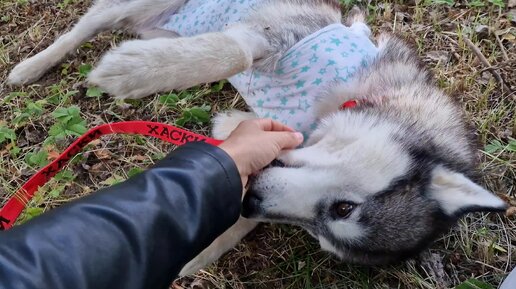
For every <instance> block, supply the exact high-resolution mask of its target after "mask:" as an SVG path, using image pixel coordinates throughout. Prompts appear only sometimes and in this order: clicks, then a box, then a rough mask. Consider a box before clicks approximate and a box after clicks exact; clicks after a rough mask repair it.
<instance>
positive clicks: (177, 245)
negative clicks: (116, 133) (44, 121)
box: [0, 143, 242, 289]
mask: <svg viewBox="0 0 516 289" xmlns="http://www.w3.org/2000/svg"><path fill="white" fill-rule="evenodd" d="M241 194H242V184H241V180H240V176H239V174H238V171H237V168H236V166H235V164H234V162H233V160H232V159H231V158H230V157H229V156H228V155H227V154H226V153H225V152H224V151H223V150H221V149H219V148H217V147H214V146H211V145H208V144H204V143H190V144H187V145H184V146H182V147H180V148H178V149H177V150H175V151H174V152H172V153H171V154H169V155H168V156H167V157H166V158H165V159H163V160H161V161H159V162H158V163H157V164H156V165H155V166H153V167H152V168H150V169H149V170H147V171H145V172H143V173H141V174H139V175H137V176H135V177H133V178H131V179H129V180H127V181H125V182H123V183H121V184H118V185H115V186H112V187H109V188H106V189H103V190H101V191H98V192H96V193H93V194H91V195H89V196H87V197H84V198H81V199H79V200H77V201H75V202H71V203H69V204H67V205H64V206H61V207H60V208H57V209H55V210H52V211H50V212H49V213H46V214H44V215H42V216H40V217H38V218H35V219H34V220H31V221H29V222H27V223H26V224H24V225H20V226H17V227H14V228H12V229H11V230H9V231H4V232H0V288H8V289H19V288H20V289H25V288H38V289H46V288H49V289H64V288H66V289H70V288H74V289H86V288H88V289H103V288H106V289H116V288H121V289H131V288H135V289H154V288H168V286H169V285H170V283H171V281H172V280H173V279H174V277H176V275H177V273H178V272H179V270H180V269H181V267H182V266H183V265H184V264H186V263H187V262H188V261H189V260H190V259H192V258H193V257H195V255H197V254H198V253H200V252H201V251H202V250H203V249H204V248H205V247H207V246H208V245H209V244H210V243H211V242H212V241H213V240H214V239H215V238H216V237H217V236H218V235H220V234H221V233H222V232H224V231H225V230H226V229H228V228H229V227H230V226H231V225H232V224H234V223H235V222H236V220H237V219H238V216H239V214H240V202H241Z"/></svg>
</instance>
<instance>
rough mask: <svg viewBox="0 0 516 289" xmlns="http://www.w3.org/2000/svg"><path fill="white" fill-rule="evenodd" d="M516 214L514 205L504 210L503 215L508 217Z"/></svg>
mask: <svg viewBox="0 0 516 289" xmlns="http://www.w3.org/2000/svg"><path fill="white" fill-rule="evenodd" d="M514 215H516V207H509V208H508V209H507V211H506V212H505V216H507V217H508V218H511V217H514Z"/></svg>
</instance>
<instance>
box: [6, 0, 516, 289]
mask: <svg viewBox="0 0 516 289" xmlns="http://www.w3.org/2000/svg"><path fill="white" fill-rule="evenodd" d="M341 2H343V3H345V4H348V5H350V4H354V3H357V2H358V4H361V5H367V9H368V11H369V16H368V21H369V23H370V24H371V26H372V27H373V31H374V33H378V32H380V31H393V32H396V33H399V34H401V35H403V36H405V37H407V38H409V39H412V40H413V42H414V43H415V45H416V47H417V48H418V51H419V53H420V55H421V57H422V58H423V59H424V61H425V62H426V63H427V65H428V66H429V67H430V68H431V69H432V70H433V72H434V74H435V75H436V78H437V79H438V84H439V85H440V86H441V87H443V88H444V89H445V90H446V91H447V92H449V93H450V94H452V95H453V96H454V97H455V98H456V100H457V101H458V102H460V103H461V104H462V106H463V107H464V109H465V110H466V111H467V116H468V119H469V121H470V122H471V124H472V125H474V126H475V127H476V128H477V135H478V139H479V151H478V155H479V159H480V160H481V162H480V170H481V172H482V179H481V182H482V184H483V185H484V186H485V187H487V188H488V189H490V190H491V191H493V192H495V193H497V194H499V195H501V196H503V197H505V198H506V199H507V200H508V201H509V202H511V203H512V204H513V205H515V204H516V199H515V194H516V193H515V183H516V140H515V139H516V117H515V113H516V102H515V95H514V94H509V93H506V92H503V91H502V90H501V86H500V83H498V82H497V81H496V80H495V79H494V78H493V77H492V75H491V74H490V72H489V71H488V70H486V67H485V65H483V64H482V63H481V62H480V61H479V60H478V57H477V55H475V54H474V53H473V52H472V50H471V49H470V47H468V46H467V45H466V43H465V42H464V38H463V37H464V35H466V36H467V37H468V38H469V39H471V40H472V41H473V43H474V44H475V45H476V46H477V47H478V48H479V49H480V51H481V52H482V54H483V55H484V56H485V57H486V58H487V60H488V61H489V62H490V64H491V65H492V66H493V67H494V68H495V69H496V71H498V72H499V73H500V74H501V75H502V77H503V78H504V80H505V81H506V84H507V85H508V86H509V87H511V88H512V90H514V89H516V81H515V77H514V73H513V72H514V71H515V70H516V50H515V38H516V37H515V34H516V29H515V28H514V27H513V26H514V20H511V19H510V16H508V11H509V10H510V9H513V8H509V7H508V2H507V1H500V0H489V1H479V0H468V1H454V0H419V1H402V0H398V1H372V2H371V3H369V1H356V0H342V1H341ZM367 3H369V4H367ZM89 4H90V1H70V0H64V1H60V0H41V1H37V2H29V1H22V0H4V1H2V2H0V10H1V11H4V13H2V14H3V15H4V16H2V17H1V18H0V35H1V36H0V115H1V117H0V160H1V164H2V165H1V166H0V184H1V185H0V203H3V202H5V200H6V199H7V198H8V197H9V196H11V195H12V194H13V193H14V192H15V191H16V189H17V188H18V187H20V186H21V184H22V183H23V182H24V181H25V180H27V179H28V177H30V176H31V175H32V174H33V173H34V172H35V171H36V170H37V169H38V168H40V167H41V166H43V165H44V164H45V163H47V162H48V161H50V160H52V159H53V158H55V156H56V154H57V153H59V152H61V151H63V149H64V148H65V147H67V146H68V145H69V144H70V143H71V141H72V140H73V139H74V137H75V136H76V135H77V134H80V133H81V132H83V131H84V130H85V129H87V128H89V127H92V126H95V125H98V124H101V123H106V122H113V121H120V120H134V119H144V120H153V121H160V122H166V123H178V124H180V125H182V126H184V127H186V128H188V129H191V130H194V131H197V132H200V133H203V134H208V132H209V122H208V120H209V118H210V116H211V114H212V113H214V112H217V111H222V110H225V109H227V108H231V107H236V108H244V107H245V104H244V103H243V102H242V100H241V98H240V97H239V96H238V95H237V93H236V92H235V91H234V90H232V88H231V87H230V86H229V85H228V84H225V83H224V82H221V83H216V84H213V85H203V86H200V87H196V88H193V89H189V90H186V91H182V92H175V93H165V94H160V95H156V96H153V97H150V98H147V99H145V100H141V101H129V102H120V101H116V100H114V99H112V98H110V97H109V96H107V95H105V94H103V93H102V91H100V90H98V89H97V88H95V87H93V88H92V87H88V86H87V85H86V84H85V82H84V79H85V76H86V75H87V73H88V72H89V71H90V70H91V67H93V66H94V65H95V63H96V62H97V61H98V58H99V57H100V56H101V55H102V53H103V52H105V51H106V50H107V49H109V48H110V47H112V46H113V45H116V44H117V43H119V42H120V41H122V40H123V39H127V38H128V37H129V36H127V35H124V34H120V33H118V32H114V33H102V34H101V35H99V36H98V37H96V38H95V39H92V40H91V41H90V42H88V43H86V44H84V45H83V46H82V47H81V48H79V49H78V51H77V53H76V55H75V56H73V57H69V58H68V59H67V60H66V61H65V62H64V63H62V64H61V65H59V66H58V67H56V68H54V69H52V70H51V72H50V73H48V74H46V75H45V76H44V77H43V78H42V79H41V80H40V81H38V82H37V83H36V84H33V85H28V86H23V87H9V86H7V85H6V84H5V79H6V76H7V74H8V72H9V71H10V69H11V68H12V67H13V66H14V65H15V64H16V63H18V62H20V61H21V60H22V59H24V58H25V57H27V55H33V54H34V53H36V52H39V51H41V50H42V49H44V48H45V47H47V46H48V45H49V44H50V43H51V42H52V41H53V40H54V39H55V38H56V37H57V36H58V35H59V33H60V32H62V31H64V30H67V29H68V28H69V27H70V26H71V25H72V23H74V22H75V21H76V20H77V18H78V15H81V14H83V13H84V12H85V10H86V9H87V7H88V5H89ZM347 7H349V6H347ZM511 21H513V22H512V24H511ZM479 25H486V26H488V27H489V30H490V32H489V33H487V35H479V34H478V33H476V32H475V28H477V27H478V26H479ZM172 148H173V147H171V146H170V145H168V144H165V143H163V142H160V141H156V140H153V139H145V138H142V137H134V136H110V137H104V138H102V139H101V140H99V141H95V142H93V143H92V144H90V145H89V146H88V148H87V149H85V150H84V151H83V153H81V154H80V155H78V156H77V157H76V158H74V160H73V161H72V162H71V163H70V164H69V165H68V167H67V168H66V169H65V170H64V171H63V172H62V173H61V174H60V175H58V176H57V177H56V178H54V179H53V180H52V181H51V182H50V183H49V184H47V185H46V186H45V187H43V188H42V189H40V193H39V194H38V195H37V197H36V198H34V200H33V201H31V203H30V204H29V207H28V209H27V210H26V211H25V212H24V214H23V216H22V218H21V222H23V221H26V220H28V219H30V218H32V217H34V216H37V215H38V214H41V213H42V212H44V211H46V210H50V209H52V208H54V207H56V206H59V205H61V204H63V203H65V202H68V201H70V200H72V199H74V198H79V197H81V196H83V195H86V194H88V193H90V192H92V191H95V190H98V189H99V188H102V187H105V186H109V185H112V184H114V183H116V182H120V181H122V180H123V179H126V178H127V177H129V176H131V175H133V174H135V173H138V172H139V171H140V170H142V169H143V168H145V167H147V166H148V165H150V164H152V163H153V162H154V161H155V160H157V159H160V158H162V157H163V156H164V154H165V153H166V152H167V151H169V150H170V149H172ZM515 245H516V225H515V217H514V215H513V216H511V217H505V216H500V215H483V214H475V215H469V216H467V217H466V218H464V219H463V220H462V221H461V222H460V223H459V225H458V226H457V227H456V228H455V229H454V230H453V231H452V232H450V234H448V235H447V236H445V237H443V238H442V239H440V240H439V241H438V242H437V243H436V244H434V245H433V246H432V248H431V249H430V250H428V251H427V252H425V253H424V254H422V256H421V257H419V258H417V259H415V260H411V261H408V262H405V263H403V264H399V265H397V266H391V267H363V266H355V265H349V264H344V263H340V262H339V261H338V260H336V259H335V258H333V257H331V256H329V255H328V254H326V253H324V252H321V251H320V250H319V247H318V245H317V244H316V243H315V242H314V241H313V240H312V239H311V238H310V237H309V236H307V234H305V233H304V232H302V231H300V230H299V229H297V228H293V227H290V226H276V225H269V224H263V225H260V226H259V228H258V229H257V230H255V231H254V232H252V233H251V234H250V235H249V236H248V237H247V238H246V239H245V241H244V242H242V243H241V244H239V245H238V246H237V248H235V249H234V250H233V251H231V252H230V253H229V254H226V255H225V256H224V257H223V258H222V259H221V260H220V261H219V262H217V264H215V265H213V266H211V267H209V268H207V269H206V270H203V271H201V272H200V273H199V274H197V275H196V276H193V277H189V278H183V279H180V280H177V281H176V282H175V285H174V286H175V287H173V288H214V287H216V288H274V287H275V288H453V287H455V286H459V287H457V288H473V287H460V286H461V285H460V284H463V283H464V284H466V283H467V284H470V283H475V282H483V283H485V284H487V285H485V284H484V285H483V286H488V287H483V288H496V286H497V285H498V284H499V282H500V280H501V279H502V278H503V277H504V276H505V274H506V273H507V272H508V271H509V270H510V269H511V268H513V267H514V266H515V265H516V255H515V249H516V246H515ZM471 279H472V280H473V281H471ZM468 280H470V281H468ZM475 280H476V281H475ZM465 282H466V283H465ZM196 286H197V287H196ZM462 286H466V285H462ZM481 288H482V287H481Z"/></svg>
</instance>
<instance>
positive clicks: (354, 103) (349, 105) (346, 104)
mask: <svg viewBox="0 0 516 289" xmlns="http://www.w3.org/2000/svg"><path fill="white" fill-rule="evenodd" d="M359 104H360V102H359V101H358V100H357V99H352V100H348V101H345V102H344V103H342V104H341V105H340V106H339V110H346V109H348V108H354V107H356V106H357V105H359Z"/></svg>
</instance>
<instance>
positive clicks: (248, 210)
mask: <svg viewBox="0 0 516 289" xmlns="http://www.w3.org/2000/svg"><path fill="white" fill-rule="evenodd" d="M262 201H263V198H262V197H261V196H260V194H258V193H256V192H254V191H252V189H250V190H249V191H247V193H246V194H245V197H244V201H243V202H242V217H244V218H250V217H253V216H255V215H257V214H259V212H260V204H261V202H262Z"/></svg>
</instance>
